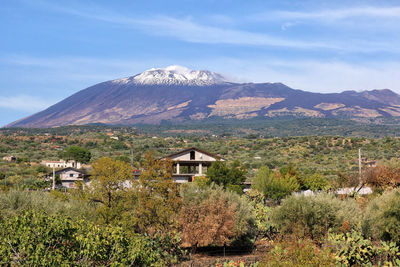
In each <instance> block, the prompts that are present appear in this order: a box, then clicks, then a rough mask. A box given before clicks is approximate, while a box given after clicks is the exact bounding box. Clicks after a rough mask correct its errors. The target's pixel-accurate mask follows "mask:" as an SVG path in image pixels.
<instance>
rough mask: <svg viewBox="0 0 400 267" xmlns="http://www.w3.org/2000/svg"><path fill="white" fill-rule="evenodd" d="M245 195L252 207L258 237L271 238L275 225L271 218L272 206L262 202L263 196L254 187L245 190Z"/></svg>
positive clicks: (274, 232)
mask: <svg viewBox="0 0 400 267" xmlns="http://www.w3.org/2000/svg"><path fill="white" fill-rule="evenodd" d="M246 197H247V198H248V199H249V201H250V203H251V204H252V205H253V207H254V213H255V216H256V217H255V218H256V220H255V222H256V225H257V235H258V237H262V238H264V237H267V238H272V237H273V236H274V235H275V234H276V227H275V225H274V224H273V222H272V220H271V213H272V208H271V207H269V206H267V205H265V204H264V196H263V195H262V193H260V192H258V191H257V190H256V189H251V190H249V191H247V193H246Z"/></svg>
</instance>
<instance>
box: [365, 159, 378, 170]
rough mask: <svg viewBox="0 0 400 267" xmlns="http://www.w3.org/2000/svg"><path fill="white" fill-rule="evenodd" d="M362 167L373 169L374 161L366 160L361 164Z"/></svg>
mask: <svg viewBox="0 0 400 267" xmlns="http://www.w3.org/2000/svg"><path fill="white" fill-rule="evenodd" d="M363 165H364V167H367V168H375V167H376V160H368V161H364V162H363Z"/></svg>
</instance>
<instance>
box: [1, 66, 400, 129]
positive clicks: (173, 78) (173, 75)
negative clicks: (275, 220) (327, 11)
mask: <svg viewBox="0 0 400 267" xmlns="http://www.w3.org/2000/svg"><path fill="white" fill-rule="evenodd" d="M277 116H295V117H320V118H323V117H346V118H376V117H391V116H395V117H398V116H400V96H399V95H398V94H396V93H394V92H393V91H391V90H388V89H383V90H372V91H363V92H356V91H344V92H342V93H331V94H322V93H311V92H306V91H302V90H295V89H292V88H290V87H288V86H286V85H284V84H282V83H235V82H230V81H228V80H227V79H226V78H224V77H223V76H222V75H220V74H218V73H214V72H211V71H206V70H190V69H188V68H185V67H181V66H170V67H167V68H163V69H150V70H147V71H144V72H143V73H140V74H137V75H135V76H132V77H127V78H122V79H117V80H112V81H107V82H102V83H99V84H96V85H94V86H91V87H88V88H86V89H84V90H81V91H79V92H77V93H76V94H74V95H72V96H70V97H68V98H66V99H64V100H62V101H61V102H59V103H57V104H55V105H53V106H51V107H49V108H48V109H46V110H44V111H41V112H39V113H36V114H34V115H32V116H29V117H27V118H24V119H21V120H19V121H16V122H13V123H11V124H10V125H7V127H40V128H42V127H54V126H63V125H83V124H91V123H103V124H110V125H133V124H139V123H145V124H159V123H160V122H162V121H172V122H184V121H190V120H203V119H206V118H210V117H220V118H223V119H247V118H253V117H277Z"/></svg>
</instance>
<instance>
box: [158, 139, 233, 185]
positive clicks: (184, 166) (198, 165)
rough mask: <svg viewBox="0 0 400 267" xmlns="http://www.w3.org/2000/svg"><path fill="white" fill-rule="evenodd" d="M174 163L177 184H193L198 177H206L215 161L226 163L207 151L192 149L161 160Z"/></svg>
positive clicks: (174, 175)
mask: <svg viewBox="0 0 400 267" xmlns="http://www.w3.org/2000/svg"><path fill="white" fill-rule="evenodd" d="M165 159H169V160H171V161H172V163H173V168H174V172H173V178H174V179H175V181H176V182H177V183H187V182H192V181H193V180H194V179H196V177H199V176H204V175H205V174H206V173H207V169H208V168H209V167H210V166H211V164H212V163H213V162H215V161H225V160H224V159H223V158H222V157H220V156H218V155H214V154H212V153H210V152H207V151H205V150H202V149H199V148H196V147H191V148H188V149H185V150H182V151H179V152H177V153H173V154H170V155H168V156H165V157H163V158H161V160H165Z"/></svg>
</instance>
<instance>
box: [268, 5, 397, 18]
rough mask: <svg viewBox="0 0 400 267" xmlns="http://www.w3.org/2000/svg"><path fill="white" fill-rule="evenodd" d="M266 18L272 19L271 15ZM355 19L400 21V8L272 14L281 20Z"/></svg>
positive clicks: (368, 7) (356, 8) (352, 8)
mask: <svg viewBox="0 0 400 267" xmlns="http://www.w3.org/2000/svg"><path fill="white" fill-rule="evenodd" d="M268 15H269V16H265V18H268V17H269V18H271V14H268ZM355 17H374V18H384V19H385V18H386V19H388V18H396V19H400V7H399V6H394V7H374V6H364V7H351V8H346V9H329V10H316V11H278V12H275V13H272V18H275V19H276V18H281V19H300V20H301V19H319V20H341V19H347V18H355Z"/></svg>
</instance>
